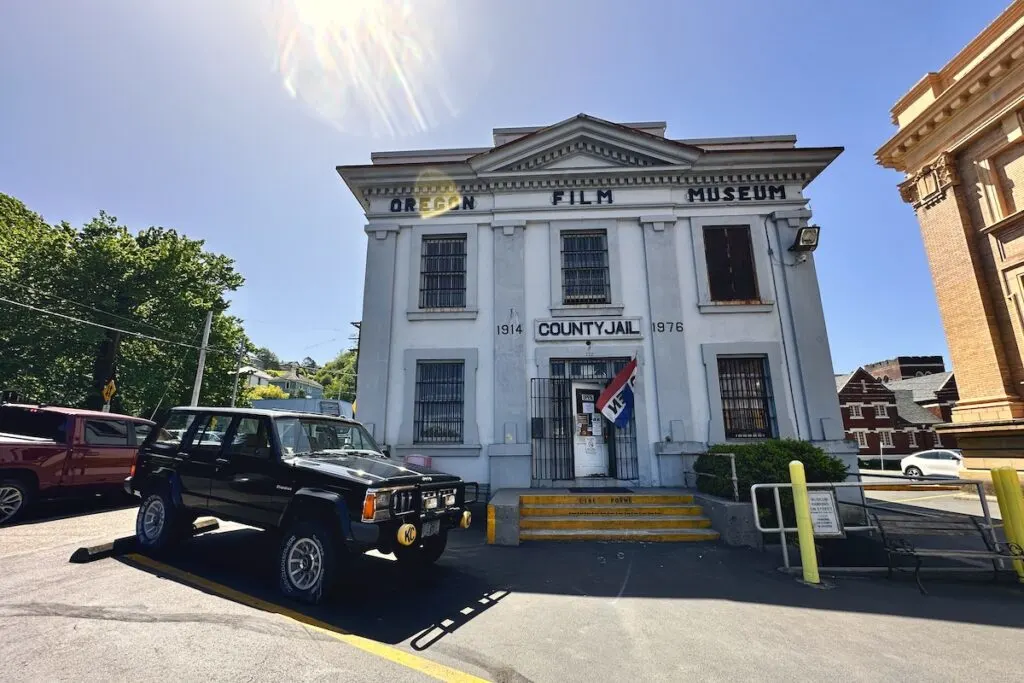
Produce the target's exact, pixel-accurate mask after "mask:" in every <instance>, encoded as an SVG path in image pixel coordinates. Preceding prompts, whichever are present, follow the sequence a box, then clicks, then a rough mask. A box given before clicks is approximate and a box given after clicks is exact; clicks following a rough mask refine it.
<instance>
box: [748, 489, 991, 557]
mask: <svg viewBox="0 0 1024 683" xmlns="http://www.w3.org/2000/svg"><path fill="white" fill-rule="evenodd" d="M853 476H859V475H853ZM871 476H872V477H874V478H892V479H899V481H893V482H891V483H886V482H878V481H851V482H839V483H835V482H825V483H812V482H808V483H807V488H808V489H809V490H811V491H815V490H817V491H821V490H831V491H832V492H833V493H834V494H835V496H836V503H837V505H850V506H854V507H859V508H862V509H863V510H864V513H865V514H864V519H865V523H864V524H859V525H847V524H844V525H843V529H844V530H845V531H868V532H871V533H875V532H877V531H878V528H877V526H876V525H875V524H874V522H873V520H872V519H871V516H870V515H868V514H867V510H868V509H869V508H870V507H877V506H869V505H868V504H867V500H866V497H865V496H864V487H865V486H871V487H873V488H874V487H883V488H893V489H894V490H897V489H896V487H906V486H907V485H908V484H907V481H908V480H910V481H911V482H913V484H914V485H916V484H918V483H919V484H921V488H922V490H927V486H928V485H935V484H944V485H954V486H973V487H974V488H975V490H976V491H977V492H978V499H979V500H980V501H981V510H982V514H983V516H984V517H985V521H984V522H983V523H981V527H982V528H983V529H984V530H985V531H986V532H987V533H988V534H989V538H990V540H991V541H992V543H993V544H995V545H999V540H998V538H997V537H996V531H995V530H996V528H997V525H996V524H994V523H993V521H992V515H991V514H990V513H989V508H988V500H987V498H986V497H985V488H984V484H983V483H982V482H980V481H977V480H975V479H942V480H936V479H926V478H924V477H908V476H902V475H901V476H898V477H897V476H885V475H871ZM792 488H793V485H792V484H785V483H776V484H754V485H753V486H751V487H750V504H751V506H752V507H753V511H754V524H755V525H756V527H757V530H758V531H760V532H761V533H764V534H773V533H777V534H778V535H779V544H780V545H781V546H782V561H783V563H784V565H785V569H786V570H790V569H791V566H790V561H789V544H788V543H787V539H786V534H795V533H797V528H796V527H795V526H792V527H787V526H786V525H785V518H784V517H783V509H782V499H781V496H780V495H779V491H781V490H782V489H792ZM838 489H856V490H858V491H859V492H860V498H861V503H859V504H858V503H852V502H850V501H844V500H840V498H839V495H838ZM876 490H877V489H876ZM759 491H771V495H772V499H773V501H774V503H775V519H776V523H777V525H778V526H774V527H765V526H763V525H762V524H761V516H760V515H759V514H758V507H757V494H758V492H759ZM892 502H894V503H898V502H899V501H892ZM907 514H911V515H920V516H930V515H929V514H928V513H925V512H921V513H910V512H908V513H907ZM946 514H956V513H946ZM1000 526H1001V525H1000ZM998 562H999V563H1000V567H1002V561H1001V560H998Z"/></svg>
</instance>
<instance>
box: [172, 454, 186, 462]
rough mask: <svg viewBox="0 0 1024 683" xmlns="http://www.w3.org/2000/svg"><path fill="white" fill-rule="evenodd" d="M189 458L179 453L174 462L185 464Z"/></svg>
mask: <svg viewBox="0 0 1024 683" xmlns="http://www.w3.org/2000/svg"><path fill="white" fill-rule="evenodd" d="M187 457H188V454H187V453H178V454H177V455H175V456H174V462H184V461H185V458H187Z"/></svg>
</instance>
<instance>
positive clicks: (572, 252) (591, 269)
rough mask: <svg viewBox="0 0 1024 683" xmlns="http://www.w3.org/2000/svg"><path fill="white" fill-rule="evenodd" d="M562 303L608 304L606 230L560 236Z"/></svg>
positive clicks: (569, 233) (609, 278)
mask: <svg viewBox="0 0 1024 683" xmlns="http://www.w3.org/2000/svg"><path fill="white" fill-rule="evenodd" d="M562 303H565V304H607V303H611V277H610V275H609V271H608V234H607V232H606V231H604V230H589V231H582V232H575V231H573V232H563V233H562Z"/></svg>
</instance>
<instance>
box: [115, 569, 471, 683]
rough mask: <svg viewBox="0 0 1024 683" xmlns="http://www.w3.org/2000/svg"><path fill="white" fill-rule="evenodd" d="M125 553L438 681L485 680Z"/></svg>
mask: <svg viewBox="0 0 1024 683" xmlns="http://www.w3.org/2000/svg"><path fill="white" fill-rule="evenodd" d="M125 557H127V558H128V559H129V560H131V561H132V562H135V563H136V564H140V565H142V566H143V567H148V568H150V569H152V570H154V571H156V572H159V573H161V574H165V575H167V576H170V577H173V578H175V579H178V580H179V581H182V582H183V583H187V584H191V585H193V586H197V587H199V588H202V589H203V590H206V591H209V592H210V593H214V594H216V595H220V596H221V597H225V598H228V599H229V600H234V601H235V602H240V603H242V604H243V605H248V606H249V607H253V608H255V609H258V610H262V611H264V612H271V613H273V614H279V615H281V616H283V617H285V618H286V619H291V620H292V621H296V622H299V623H300V624H302V625H303V626H307V627H309V628H312V629H314V630H317V631H320V632H322V633H324V634H326V635H328V636H330V637H332V638H334V639H335V640H340V641H341V642H343V643H346V644H348V645H351V646H353V647H357V648H359V649H360V650H362V651H363V652H368V653H370V654H372V655H376V656H377V657H382V658H383V659H387V660H389V661H392V662H394V663H395V664H400V665H402V666H404V667H407V668H409V669H412V670H414V671H419V672H420V673H422V674H426V675H427V676H430V677H431V678H436V679H437V680H439V681H452V682H453V683H484V682H485V681H486V679H484V678H479V677H477V676H474V675H472V674H468V673H465V672H464V671H459V670H458V669H453V668H451V667H449V666H445V665H444V664H438V663H437V662H434V661H431V660H429V659H426V658H424V657H420V656H418V655H414V654H412V653H411V652H406V651H405V650H401V649H399V648H397V647H391V646H390V645H385V644H384V643H379V642H377V641H376V640H370V639H369V638H363V637H362V636H357V635H355V634H353V633H348V632H347V631H343V630H341V629H339V628H338V627H337V626H332V625H331V624H328V623H327V622H324V621H320V620H319V619H314V618H313V617H310V616H307V615H305V614H303V613H302V612H297V611H295V610H293V609H289V608H287V607H283V606H281V605H277V604H275V603H272V602H267V601H266V600H260V599H259V598H257V597H254V596H252V595H249V594H248V593H243V592H241V591H238V590H235V589H234V588H229V587H228V586H224V585H222V584H219V583H217V582H215V581H210V580H209V579H204V578H203V577H201V576H196V575H195V574H192V573H190V572H187V571H184V570H182V569H178V568H176V567H172V566H170V565H167V564H164V563H163V562H157V561H156V560H154V559H152V558H150V557H146V556H145V555H139V554H137V553H131V554H129V555H126V556H125Z"/></svg>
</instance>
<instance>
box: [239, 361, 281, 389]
mask: <svg viewBox="0 0 1024 683" xmlns="http://www.w3.org/2000/svg"><path fill="white" fill-rule="evenodd" d="M238 376H239V377H240V378H241V379H242V382H243V386H250V387H262V386H265V385H268V384H270V380H272V379H274V376H273V375H271V374H269V373H266V372H263V371H262V370H260V369H259V368H257V367H253V366H252V365H244V366H242V367H241V368H239V369H238Z"/></svg>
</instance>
